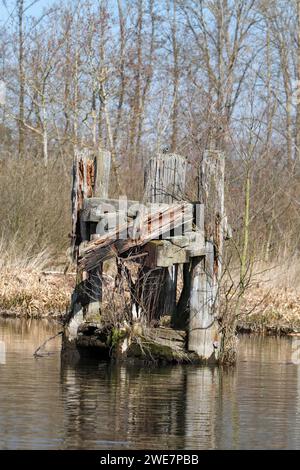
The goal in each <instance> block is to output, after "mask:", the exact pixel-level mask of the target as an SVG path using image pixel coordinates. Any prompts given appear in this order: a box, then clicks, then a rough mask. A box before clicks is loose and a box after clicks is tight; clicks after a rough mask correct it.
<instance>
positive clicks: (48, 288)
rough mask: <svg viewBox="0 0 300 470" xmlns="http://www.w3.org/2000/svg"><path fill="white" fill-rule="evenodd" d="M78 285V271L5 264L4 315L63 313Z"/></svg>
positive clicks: (0, 282)
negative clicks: (23, 267) (11, 267)
mask: <svg viewBox="0 0 300 470" xmlns="http://www.w3.org/2000/svg"><path fill="white" fill-rule="evenodd" d="M74 285H75V276H74V274H66V275H64V274H63V273H61V272H51V271H40V270H35V269H26V268H25V269H18V270H17V269H15V268H14V269H9V268H3V269H1V270H0V315H1V316H10V317H30V318H45V317H51V318H60V317H63V315H64V314H65V313H66V311H67V309H68V306H69V304H70V298H71V293H72V290H73V288H74Z"/></svg>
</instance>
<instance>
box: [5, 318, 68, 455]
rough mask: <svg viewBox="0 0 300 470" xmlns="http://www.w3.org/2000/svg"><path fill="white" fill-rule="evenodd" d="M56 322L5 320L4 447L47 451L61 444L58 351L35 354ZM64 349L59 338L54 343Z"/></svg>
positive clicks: (53, 331) (52, 331)
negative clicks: (35, 357) (53, 353)
mask: <svg viewBox="0 0 300 470" xmlns="http://www.w3.org/2000/svg"><path fill="white" fill-rule="evenodd" d="M56 328H57V326H56V325H55V324H53V323H49V322H44V321H36V320H35V321H34V320H25V319H22V320H19V319H1V320H0V340H1V341H4V342H5V344H6V350H7V353H6V363H5V364H4V365H0V376H1V380H0V423H1V426H0V448H1V449H5V448H7V449H41V448H42V449H45V448H54V449H55V448H58V447H59V446H60V433H61V428H62V422H61V419H62V418H61V416H62V414H61V396H60V392H61V389H60V387H59V382H58V380H59V374H60V370H59V369H60V361H59V355H58V354H56V355H53V356H50V357H47V358H44V359H41V360H36V359H34V358H33V352H34V350H35V349H36V348H37V346H38V345H39V344H41V343H42V342H43V341H45V339H47V338H48V337H49V336H51V335H53V333H55V329H56ZM53 347H55V348H56V350H57V352H58V351H59V341H58V342H57V343H56V344H55V345H54V346H53Z"/></svg>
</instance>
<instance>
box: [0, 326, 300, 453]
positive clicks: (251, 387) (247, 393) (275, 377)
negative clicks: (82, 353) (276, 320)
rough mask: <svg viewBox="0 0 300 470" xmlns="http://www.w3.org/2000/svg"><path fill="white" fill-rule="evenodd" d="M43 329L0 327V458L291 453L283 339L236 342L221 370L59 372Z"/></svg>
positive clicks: (291, 410)
mask: <svg viewBox="0 0 300 470" xmlns="http://www.w3.org/2000/svg"><path fill="white" fill-rule="evenodd" d="M55 331H57V326H56V325H55V324H53V323H52V324H51V323H48V322H41V321H39V322H37V321H24V320H22V321H21V320H0V448H1V449H145V448H146V449H151V448H153V449H245V448H246V449H247V448H248V449H255V448H267V449H286V448H294V449H300V366H297V365H295V364H293V363H291V362H290V357H291V347H292V346H291V343H292V340H291V339H289V338H283V339H278V338H264V339H262V338H253V337H251V338H249V337H242V338H241V339H240V341H239V363H238V365H237V367H236V368H235V369H233V370H230V371H224V370H219V369H217V368H208V367H195V366H176V367H175V366H174V367H163V368H151V369H149V368H140V367H139V368H137V367H116V366H109V365H107V364H105V363H99V362H98V361H96V360H84V361H83V360H82V361H81V362H78V363H77V364H63V363H61V360H60V354H59V349H60V340H59V338H57V339H56V340H54V341H53V342H52V343H51V345H50V346H49V349H50V350H51V352H52V353H53V354H51V355H50V356H48V357H45V358H41V359H34V358H33V356H32V354H33V352H34V350H35V349H36V348H37V347H38V346H39V345H40V344H41V343H42V342H43V341H44V340H45V339H46V338H47V337H49V336H51V335H52V334H53V333H55Z"/></svg>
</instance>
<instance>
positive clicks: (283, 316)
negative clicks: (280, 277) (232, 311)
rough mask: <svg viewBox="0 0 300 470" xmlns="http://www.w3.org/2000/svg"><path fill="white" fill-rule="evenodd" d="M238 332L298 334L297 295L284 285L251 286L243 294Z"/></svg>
mask: <svg viewBox="0 0 300 470" xmlns="http://www.w3.org/2000/svg"><path fill="white" fill-rule="evenodd" d="M237 325H238V326H237V327H238V331H239V332H247V333H264V334H283V335H284V334H293V333H300V295H299V293H298V291H297V290H296V289H292V288H287V287H279V286H275V287H269V286H268V285H267V284H266V285H263V286H261V285H257V286H252V287H251V288H250V289H249V290H248V291H247V292H246V294H245V297H244V299H243V302H242V308H241V315H240V316H239V318H238V324H237Z"/></svg>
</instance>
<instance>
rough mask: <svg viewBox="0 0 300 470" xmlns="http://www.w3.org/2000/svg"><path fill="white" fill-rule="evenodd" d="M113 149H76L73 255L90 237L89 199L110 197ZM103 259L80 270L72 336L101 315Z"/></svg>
mask: <svg viewBox="0 0 300 470" xmlns="http://www.w3.org/2000/svg"><path fill="white" fill-rule="evenodd" d="M110 162H111V156H110V153H109V152H108V151H106V150H99V152H98V155H97V156H95V154H94V153H93V152H91V151H90V150H89V149H81V150H79V149H76V150H75V153H74V161H73V185H72V234H71V237H72V245H71V248H72V258H73V260H74V261H75V262H77V259H78V254H79V253H78V250H79V245H80V244H81V243H82V242H87V241H89V240H90V236H91V232H92V230H91V227H90V223H89V222H86V221H85V220H84V219H83V217H82V211H83V210H84V204H85V201H86V200H87V199H89V198H91V197H94V196H101V197H107V195H108V187H109V175H110ZM101 273H102V263H99V266H98V267H96V268H94V269H92V270H90V271H88V272H87V271H85V270H78V271H77V279H76V289H75V291H74V293H73V296H72V301H71V308H70V310H71V311H70V316H71V317H72V318H71V320H70V322H69V324H68V327H67V331H66V333H67V335H68V339H69V340H72V339H74V338H75V337H76V334H77V329H78V326H79V325H80V324H81V323H82V322H83V319H84V318H86V317H90V318H94V319H95V318H96V317H98V318H99V314H100V304H101V298H102V281H101Z"/></svg>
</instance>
